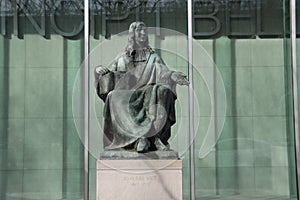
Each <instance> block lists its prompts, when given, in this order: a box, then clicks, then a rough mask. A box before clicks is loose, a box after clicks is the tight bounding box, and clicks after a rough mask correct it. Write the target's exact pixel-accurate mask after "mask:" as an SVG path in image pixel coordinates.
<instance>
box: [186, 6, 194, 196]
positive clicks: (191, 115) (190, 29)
mask: <svg viewBox="0 0 300 200" xmlns="http://www.w3.org/2000/svg"><path fill="white" fill-rule="evenodd" d="M192 17H193V0H188V61H189V81H190V85H189V126H190V127H189V139H190V140H189V142H190V159H189V160H190V187H191V190H190V192H191V200H195V152H194V151H195V150H194V138H195V128H194V91H193V88H194V85H193V24H192V20H193V19H192Z"/></svg>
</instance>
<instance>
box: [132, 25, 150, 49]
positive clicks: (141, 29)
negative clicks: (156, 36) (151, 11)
mask: <svg viewBox="0 0 300 200" xmlns="http://www.w3.org/2000/svg"><path fill="white" fill-rule="evenodd" d="M134 34H135V42H136V44H137V45H138V46H140V47H143V46H145V44H146V41H147V38H148V34H147V29H146V27H145V26H143V25H139V26H138V27H137V28H136V29H135V33H134Z"/></svg>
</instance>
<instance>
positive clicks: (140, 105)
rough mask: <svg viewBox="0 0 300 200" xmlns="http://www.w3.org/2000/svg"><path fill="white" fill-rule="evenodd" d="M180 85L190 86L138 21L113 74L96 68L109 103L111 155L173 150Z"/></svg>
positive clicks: (107, 128)
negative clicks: (170, 66) (153, 45)
mask: <svg viewBox="0 0 300 200" xmlns="http://www.w3.org/2000/svg"><path fill="white" fill-rule="evenodd" d="M176 84H179V85H188V84H189V82H188V80H187V78H186V76H185V75H184V74H183V73H181V72H176V71H172V70H170V69H168V67H167V66H166V65H165V64H164V62H163V60H162V59H161V58H160V56H159V55H158V54H156V53H155V52H154V51H153V50H152V49H151V47H150V46H149V42H148V34H147V29H146V26H145V24H144V23H143V22H133V23H132V24H131V25H130V27H129V38H128V45H127V47H126V49H125V51H124V52H123V53H121V54H120V55H119V56H117V58H116V59H115V61H114V63H113V65H112V70H109V69H107V68H106V67H103V66H98V67H96V68H95V85H96V88H97V94H98V96H99V97H100V98H101V99H102V100H103V101H104V102H105V107H104V138H103V140H104V141H103V142H104V148H105V150H117V149H120V150H132V151H136V152H149V151H156V150H169V148H170V147H169V143H168V139H169V138H170V136H171V126H172V125H173V124H175V121H176V119H175V100H176V98H177V97H176V91H175V89H176Z"/></svg>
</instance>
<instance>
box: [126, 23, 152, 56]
mask: <svg viewBox="0 0 300 200" xmlns="http://www.w3.org/2000/svg"><path fill="white" fill-rule="evenodd" d="M140 26H144V27H146V25H145V23H144V22H133V23H131V24H130V26H129V34H128V44H127V46H126V48H125V51H126V53H127V54H128V55H129V56H134V55H135V52H136V49H137V47H136V42H135V30H136V29H137V28H138V27H140ZM145 45H146V46H145V48H149V49H151V48H150V46H149V40H148V36H147V38H146V41H145Z"/></svg>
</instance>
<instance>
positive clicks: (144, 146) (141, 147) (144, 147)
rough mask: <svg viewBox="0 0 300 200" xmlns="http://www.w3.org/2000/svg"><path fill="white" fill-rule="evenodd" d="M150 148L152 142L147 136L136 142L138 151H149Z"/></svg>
mask: <svg viewBox="0 0 300 200" xmlns="http://www.w3.org/2000/svg"><path fill="white" fill-rule="evenodd" d="M149 148H150V142H149V140H148V139H146V138H139V139H138V141H137V143H136V147H135V149H136V151H137V152H139V153H143V152H147V151H148V150H149Z"/></svg>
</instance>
